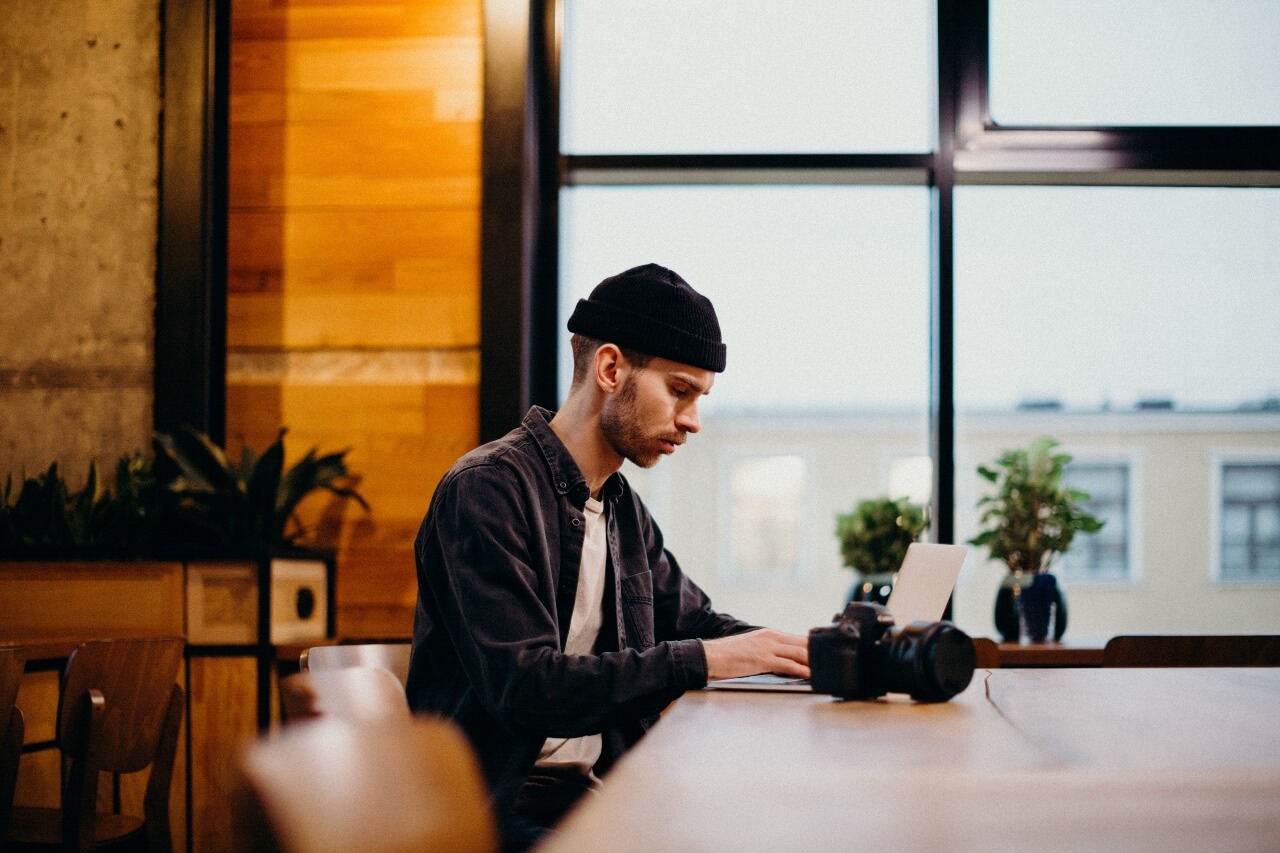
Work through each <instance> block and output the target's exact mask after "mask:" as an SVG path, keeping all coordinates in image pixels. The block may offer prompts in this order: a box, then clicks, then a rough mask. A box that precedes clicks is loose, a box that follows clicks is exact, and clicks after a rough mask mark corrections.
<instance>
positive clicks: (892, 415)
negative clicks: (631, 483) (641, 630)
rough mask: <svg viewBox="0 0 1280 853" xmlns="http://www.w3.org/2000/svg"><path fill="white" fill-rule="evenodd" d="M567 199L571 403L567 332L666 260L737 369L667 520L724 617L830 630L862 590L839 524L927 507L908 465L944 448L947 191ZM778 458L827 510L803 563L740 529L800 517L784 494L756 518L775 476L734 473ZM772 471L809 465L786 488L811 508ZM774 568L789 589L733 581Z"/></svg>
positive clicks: (682, 472) (602, 191)
mask: <svg viewBox="0 0 1280 853" xmlns="http://www.w3.org/2000/svg"><path fill="white" fill-rule="evenodd" d="M560 202H561V203H560V213H561V223H560V233H561V241H562V242H561V250H560V271H561V281H560V293H561V304H560V319H559V328H560V330H561V335H562V337H561V344H562V349H561V359H562V360H561V371H560V383H561V384H560V387H561V394H562V395H563V394H564V393H565V392H566V391H567V389H568V385H569V380H570V378H571V375H572V365H571V356H570V353H569V348H568V338H569V336H568V334H567V332H565V331H564V329H565V323H566V322H567V320H568V316H569V314H570V312H571V311H572V310H573V307H574V305H575V304H576V303H577V300H578V299H579V298H582V297H584V296H586V295H587V294H588V293H590V291H591V289H592V288H593V287H594V286H595V285H596V284H598V283H599V282H600V280H601V279H603V278H605V277H606V276H609V275H612V274H615V273H618V272H621V271H622V270H624V269H627V268H629V267H632V266H635V265H638V264H641V263H648V262H653V263H658V264H662V265H663V266H667V267H670V268H671V269H673V270H675V271H676V272H677V273H679V274H680V275H681V276H683V277H684V278H685V279H686V280H688V281H689V282H690V284H692V285H693V286H694V287H695V288H696V289H698V290H699V291H700V292H702V293H704V294H706V295H707V296H708V297H709V298H710V299H711V300H712V302H713V303H714V304H715V307H716V311H717V314H718V316H719V320H720V325H721V329H722V331H723V335H724V339H725V342H726V344H727V347H728V366H727V369H726V371H725V372H724V373H723V374H721V375H719V376H717V377H716V381H715V384H714V386H713V387H712V389H711V393H710V394H709V395H708V396H706V397H704V398H702V400H701V401H700V404H699V409H700V415H701V421H702V429H701V431H700V432H699V433H698V434H697V435H694V436H691V437H690V439H689V441H688V442H687V443H686V444H685V445H684V446H682V447H681V448H680V449H679V450H678V451H677V452H676V453H675V454H674V455H673V456H672V457H670V458H664V459H662V460H661V461H660V462H659V463H658V465H657V466H656V467H655V468H654V469H653V470H652V472H650V474H649V479H650V480H651V481H652V482H654V483H657V482H660V483H661V485H662V489H661V500H660V502H659V503H657V504H656V505H654V504H650V510H651V511H652V512H653V513H654V516H655V518H656V520H657V522H658V524H659V526H660V527H661V529H662V532H663V534H664V536H665V539H666V543H667V545H668V547H669V548H670V549H671V550H672V551H673V553H674V554H676V556H677V557H678V559H679V560H680V563H681V565H682V566H684V567H685V569H686V571H688V572H689V574H690V575H691V576H692V577H693V578H694V579H695V580H696V581H697V582H698V583H699V584H700V585H702V586H703V587H704V589H706V590H707V592H708V593H710V594H711V597H712V601H713V602H715V605H716V607H717V608H718V609H723V610H725V611H726V612H728V613H733V614H735V615H739V616H741V617H743V618H746V619H750V620H751V621H753V622H756V623H757V624H769V625H776V626H779V627H784V628H789V629H790V630H795V631H807V630H808V629H809V628H811V627H813V626H814V625H816V624H820V623H822V622H825V621H827V620H828V619H829V618H830V617H831V614H832V613H833V612H835V610H836V609H838V606H839V605H840V603H841V602H842V600H843V598H844V596H845V595H846V594H847V592H848V588H849V586H850V584H851V583H852V580H853V577H852V575H851V574H850V573H849V572H848V571H847V570H845V569H843V568H842V567H841V565H840V562H841V560H840V553H839V546H838V543H837V542H836V539H835V532H834V531H835V516H836V513H837V512H847V511H848V509H849V507H851V506H852V505H853V504H854V503H855V501H856V500H858V499H863V498H870V497H876V496H879V495H882V494H884V493H885V492H886V490H887V489H888V488H889V487H890V479H891V478H893V479H894V481H895V484H905V486H904V485H898V487H900V488H902V487H907V488H910V489H911V490H912V491H913V493H915V492H919V491H920V490H921V486H920V483H921V481H922V480H923V481H924V482H927V480H928V476H927V475H928V468H927V466H922V465H921V464H920V463H919V461H917V462H916V463H915V464H914V466H907V467H905V468H904V467H902V466H897V467H895V463H897V462H898V461H900V460H903V459H911V458H916V457H920V456H922V455H925V454H927V452H928V446H929V445H928V420H927V410H928V358H929V338H928V329H929V311H928V293H929V276H930V268H929V245H930V239H929V208H930V196H929V190H928V189H927V188H925V187H920V186H905V187H890V186H872V187H866V186H840V187H810V186H804V187H790V186H701V187H571V188H566V189H564V190H562V192H561V199H560ZM778 457H782V458H784V459H791V460H795V459H802V460H804V471H805V472H806V473H805V479H804V482H805V483H806V486H805V488H806V489H807V490H808V492H807V494H809V495H810V497H808V498H807V499H806V500H807V501H808V503H806V504H805V509H804V516H803V521H804V523H801V524H799V526H798V528H795V529H798V531H799V532H798V533H797V534H796V536H797V537H798V538H797V539H796V540H795V542H796V544H795V546H794V554H795V556H794V557H792V556H790V555H791V553H792V550H791V549H792V546H791V545H789V544H786V543H785V542H769V543H766V542H763V541H761V540H760V539H759V538H758V537H756V538H755V539H751V538H750V537H752V536H756V533H759V532H760V531H758V530H757V531H755V532H745V533H744V534H743V535H744V536H745V537H747V538H744V539H742V540H739V538H738V537H737V535H736V534H735V533H734V532H733V531H734V530H739V531H743V530H747V529H748V528H744V525H748V521H747V519H748V518H749V517H752V513H755V514H757V515H759V516H760V517H761V518H772V519H773V521H771V522H770V523H775V522H776V523H778V524H782V521H780V520H779V519H780V518H781V519H786V518H790V517H791V516H789V515H787V513H790V512H792V510H791V509H785V510H782V509H777V507H779V506H782V507H787V506H793V504H791V503H787V502H788V501H791V500H792V498H790V497H788V498H785V499H783V498H781V497H779V495H778V494H775V493H773V492H768V493H765V494H764V496H763V497H761V498H760V502H759V503H752V502H751V501H752V500H754V499H750V498H749V497H748V496H749V494H750V492H749V491H742V489H743V488H745V487H744V485H743V484H744V483H749V482H756V480H755V479H753V477H754V476H755V474H758V473H759V471H760V470H765V469H758V468H755V467H753V466H754V464H755V463H747V462H745V461H744V463H743V464H744V465H746V466H747V467H746V468H742V469H731V470H737V471H738V473H736V474H733V473H729V472H728V471H726V469H725V468H724V467H723V466H724V460H726V459H735V460H772V459H776V458H778ZM735 464H736V463H735ZM759 464H760V465H764V466H766V468H767V466H768V465H779V466H784V467H785V466H793V467H791V468H786V470H787V471H791V474H788V475H786V476H783V473H781V472H779V473H778V482H777V484H776V487H777V488H778V489H782V488H783V486H784V485H786V490H784V493H785V494H787V495H791V494H793V491H792V486H794V484H795V482H796V479H795V478H796V476H797V475H796V474H795V472H796V470H797V469H796V468H795V467H794V466H795V465H796V463H795V461H790V462H786V463H782V462H767V463H766V462H761V463H759ZM921 470H923V471H924V476H921V473H920V472H921ZM895 471H896V472H897V473H895ZM735 483H736V484H737V485H736V486H735ZM787 484H790V485H787ZM735 488H737V489H738V490H739V491H737V492H735V491H734V489H735ZM644 496H645V499H646V501H648V500H649V495H648V494H645V495H644ZM923 496H924V498H925V499H926V500H927V499H928V494H927V490H925V492H924V495H923ZM775 509H776V510H777V512H778V513H781V515H780V516H778V515H774V514H773V513H775ZM786 524H792V522H791V521H787V522H786ZM784 526H785V525H784ZM748 527H749V525H748ZM789 529H790V528H789ZM806 555H810V556H806ZM784 557H785V559H784ZM806 560H808V561H809V562H807V563H806V562H805V561H806ZM796 561H799V562H798V563H797V562H796ZM775 562H778V563H781V564H783V565H780V566H772V565H767V564H771V563H775ZM786 566H792V567H793V568H786ZM797 566H798V568H796V567H797ZM806 566H812V569H811V570H810V569H808V568H806ZM772 569H782V573H783V574H784V575H785V578H786V580H785V581H784V582H781V584H759V583H736V582H733V581H732V579H733V578H735V577H737V576H739V575H743V576H746V575H751V574H753V573H755V574H756V575H757V576H759V575H760V574H761V573H765V572H771V571H772ZM771 576H772V575H771Z"/></svg>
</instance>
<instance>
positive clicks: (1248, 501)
mask: <svg viewBox="0 0 1280 853" xmlns="http://www.w3.org/2000/svg"><path fill="white" fill-rule="evenodd" d="M1221 477H1222V507H1221V514H1222V515H1221V519H1222V520H1221V525H1220V526H1221V534H1220V535H1221V541H1220V543H1219V548H1220V550H1219V557H1220V563H1219V568H1218V579H1219V580H1221V581H1225V582H1245V583H1247V582H1250V581H1280V462H1228V463H1224V464H1223V465H1222V469H1221Z"/></svg>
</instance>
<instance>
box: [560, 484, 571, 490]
mask: <svg viewBox="0 0 1280 853" xmlns="http://www.w3.org/2000/svg"><path fill="white" fill-rule="evenodd" d="M560 488H562V489H567V488H569V484H568V483H561V484H560Z"/></svg>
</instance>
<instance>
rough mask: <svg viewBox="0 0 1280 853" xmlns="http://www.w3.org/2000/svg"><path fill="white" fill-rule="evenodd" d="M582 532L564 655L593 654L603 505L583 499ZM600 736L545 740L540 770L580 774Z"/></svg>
mask: <svg viewBox="0 0 1280 853" xmlns="http://www.w3.org/2000/svg"><path fill="white" fill-rule="evenodd" d="M583 514H584V516H585V518H584V519H583V521H584V524H585V527H586V530H585V531H584V533H583V541H582V565H581V567H580V568H579V569H578V592H577V595H575V596H574V599H573V615H572V616H570V617H569V636H568V637H567V638H566V639H565V643H564V653H565V654H567V655H589V654H591V653H592V652H594V651H595V647H596V641H597V640H598V639H599V638H600V626H601V625H603V624H604V583H605V570H606V566H607V561H608V553H609V552H608V545H607V543H606V538H605V518H604V502H603V501H598V500H596V499H595V498H587V504H586V506H585V507H583ZM600 749H601V740H600V735H586V736H585V737H575V738H547V740H546V742H545V743H543V745H542V752H541V753H540V754H539V755H538V761H537V763H538V764H540V765H543V766H548V765H551V766H557V767H566V766H574V767H578V768H580V769H581V770H582V772H583V773H584V774H590V772H591V768H592V767H594V766H595V763H596V762H597V761H599V760H600Z"/></svg>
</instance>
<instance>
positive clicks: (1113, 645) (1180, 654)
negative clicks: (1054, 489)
mask: <svg viewBox="0 0 1280 853" xmlns="http://www.w3.org/2000/svg"><path fill="white" fill-rule="evenodd" d="M1102 665H1103V666H1127V667H1138V666H1280V635H1276V634H1254V635H1247V634H1238V635H1225V634H1224V635H1214V634H1170V635H1153V634H1122V635H1120V636H1116V637H1112V638H1111V639H1110V640H1108V641H1107V645H1106V646H1105V647H1104V648H1103V650H1102Z"/></svg>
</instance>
